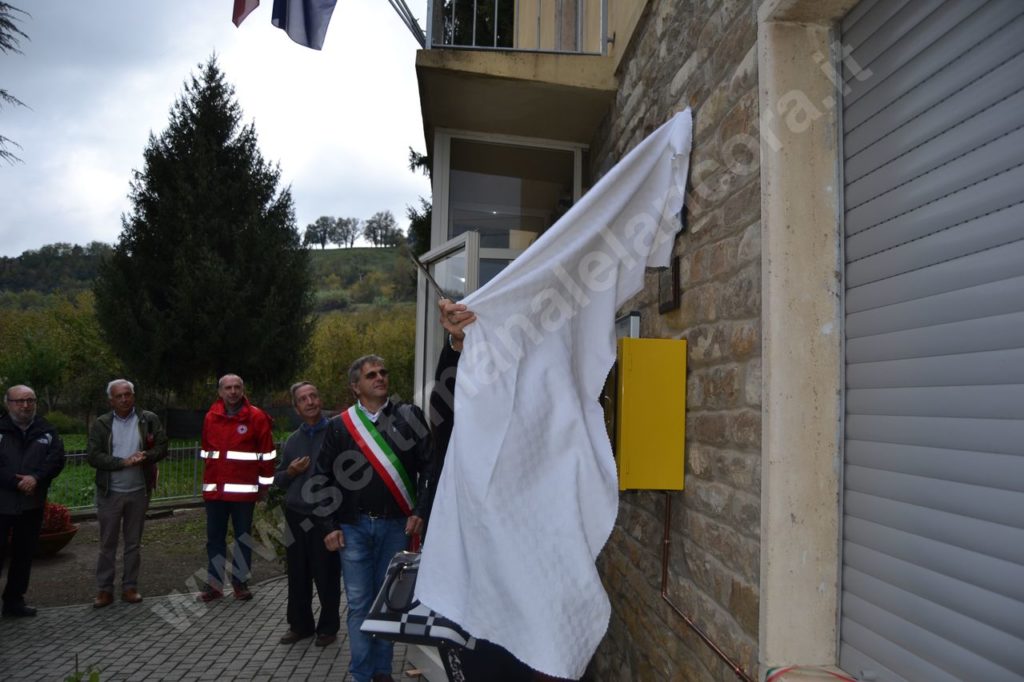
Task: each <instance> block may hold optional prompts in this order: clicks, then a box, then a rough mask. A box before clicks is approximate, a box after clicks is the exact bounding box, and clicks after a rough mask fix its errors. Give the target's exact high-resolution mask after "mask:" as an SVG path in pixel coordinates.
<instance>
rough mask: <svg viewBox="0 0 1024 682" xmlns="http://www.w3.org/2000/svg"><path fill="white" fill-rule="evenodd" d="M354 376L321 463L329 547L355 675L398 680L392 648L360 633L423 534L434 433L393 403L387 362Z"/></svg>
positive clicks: (359, 366)
mask: <svg viewBox="0 0 1024 682" xmlns="http://www.w3.org/2000/svg"><path fill="white" fill-rule="evenodd" d="M348 377H349V385H350V386H351V389H352V393H353V394H354V395H355V397H356V403H355V404H354V405H353V406H352V407H350V408H348V409H347V410H345V411H344V412H342V413H341V414H340V415H338V416H337V417H334V418H333V419H331V420H330V421H329V422H328V426H327V434H326V435H325V437H324V444H323V448H322V449H321V451H320V458H319V461H318V462H317V465H316V471H317V474H322V475H324V476H325V477H326V481H327V486H328V490H329V491H330V492H332V493H333V494H332V502H333V507H334V508H333V510H332V512H333V515H332V517H330V518H331V521H332V523H331V524H330V527H329V531H330V532H328V533H327V536H326V537H325V538H324V543H325V545H326V546H327V549H329V550H332V551H335V550H341V571H342V575H343V576H344V577H345V594H346V596H347V597H348V616H347V619H346V624H347V626H348V634H349V642H350V647H351V651H352V659H351V663H350V664H349V672H351V673H352V677H353V678H354V679H355V681H356V682H392V681H393V678H392V677H391V657H392V652H393V645H392V643H391V642H388V641H386V640H381V639H375V638H373V637H370V636H369V635H367V634H365V633H363V632H362V631H361V630H360V627H361V626H362V624H363V620H364V619H365V618H366V615H367V613H368V612H369V610H370V606H371V605H372V603H373V598H374V597H375V596H376V595H377V592H378V591H379V590H380V588H381V586H382V585H383V584H384V577H385V574H386V572H387V567H388V564H389V563H390V561H391V558H392V557H393V556H394V555H395V554H396V553H397V552H399V551H401V550H403V549H405V548H406V546H407V545H408V541H409V537H410V536H412V535H417V534H419V533H420V532H421V531H422V530H423V521H424V519H425V518H426V515H427V514H428V512H429V510H430V503H431V500H432V497H433V491H434V484H435V476H434V467H433V457H432V454H431V441H430V432H429V430H428V429H427V425H426V420H425V419H424V417H423V412H422V411H421V410H420V409H419V408H418V407H416V406H414V405H407V404H403V403H399V402H392V401H391V400H389V399H388V387H389V383H388V370H387V368H386V367H385V366H384V360H383V359H382V358H380V357H378V356H376V355H366V356H363V357H361V358H359V359H358V360H356V361H355V362H353V363H352V366H351V367H350V368H349V372H348Z"/></svg>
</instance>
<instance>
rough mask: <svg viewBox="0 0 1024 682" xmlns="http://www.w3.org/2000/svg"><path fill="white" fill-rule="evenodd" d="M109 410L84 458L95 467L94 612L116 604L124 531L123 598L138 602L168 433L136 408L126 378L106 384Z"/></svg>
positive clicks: (91, 432) (91, 435) (96, 424)
mask: <svg viewBox="0 0 1024 682" xmlns="http://www.w3.org/2000/svg"><path fill="white" fill-rule="evenodd" d="M107 398H108V399H109V400H110V407H111V411H110V412H107V413H106V414H103V415H100V416H99V417H98V418H97V419H96V421H94V422H93V423H92V427H91V428H90V429H89V443H88V446H87V450H86V457H87V459H88V460H89V464H91V465H92V466H93V467H95V468H96V518H97V520H98V521H99V526H100V554H99V559H98V560H97V561H96V584H97V585H98V586H99V592H97V594H96V600H95V601H94V602H93V604H92V605H93V606H94V607H95V608H98V609H99V608H103V607H104V606H109V605H110V604H111V603H113V601H114V573H115V560H116V557H117V541H118V532H119V530H120V529H121V528H122V527H123V528H124V569H123V573H122V576H121V587H122V592H121V599H123V600H124V601H126V602H128V603H129V604H137V603H139V602H140V601H142V595H141V594H139V589H138V585H139V565H140V563H141V559H140V556H139V554H140V552H139V548H140V546H141V545H142V525H143V523H144V521H145V519H146V510H147V509H148V508H149V496H150V494H151V493H152V491H153V488H155V487H156V463H157V462H158V461H160V460H161V459H163V458H164V457H166V456H167V434H166V433H165V432H164V427H163V426H162V425H161V424H160V420H159V419H158V418H157V416H156V415H155V414H153V413H152V412H148V411H146V410H136V409H135V386H134V384H132V382H130V381H128V380H126V379H114V380H113V381H111V382H110V383H109V384H107Z"/></svg>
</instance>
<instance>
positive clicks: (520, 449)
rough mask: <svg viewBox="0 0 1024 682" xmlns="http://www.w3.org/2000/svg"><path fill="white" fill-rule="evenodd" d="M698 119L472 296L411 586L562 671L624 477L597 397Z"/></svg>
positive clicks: (670, 220) (646, 146) (656, 254)
mask: <svg viewBox="0 0 1024 682" xmlns="http://www.w3.org/2000/svg"><path fill="white" fill-rule="evenodd" d="M691 129H692V119H691V115H690V111H689V110H688V109H687V110H686V111H683V112H680V113H678V114H676V115H675V116H674V117H673V118H672V119H671V120H670V121H669V122H667V123H665V124H664V125H663V126H661V127H660V128H659V129H658V130H656V131H654V132H653V133H651V134H650V135H649V136H648V137H647V138H646V139H644V140H643V141H642V142H641V143H640V144H639V145H637V147H636V148H635V149H633V150H632V151H631V152H629V154H627V155H626V156H625V157H624V158H623V159H622V160H621V161H619V163H618V164H616V166H615V167H614V168H613V169H612V170H610V171H609V172H608V173H607V174H606V175H605V176H604V177H603V178H601V180H600V181H599V182H598V183H597V184H596V185H595V186H594V187H593V188H592V189H591V190H590V191H589V192H587V194H586V195H584V196H583V198H582V199H580V201H578V202H577V203H576V205H575V206H573V207H572V208H571V209H570V210H569V212H568V213H566V214H565V215H564V216H562V218H561V219H560V220H558V222H557V223H555V224H554V225H553V226H551V227H550V228H549V229H548V230H547V231H546V232H545V233H544V234H542V235H541V236H540V238H539V239H538V240H537V241H536V242H534V243H533V245H531V246H530V248H529V249H527V251H526V252H525V253H524V254H523V255H521V256H519V257H518V258H517V259H515V260H514V261H512V263H511V264H509V266H508V267H507V268H505V269H504V270H503V271H502V272H501V273H499V274H498V275H497V276H496V277H495V278H494V279H492V280H491V281H490V282H488V283H487V284H486V285H485V286H483V287H482V288H480V289H479V290H477V291H476V292H474V293H472V294H470V295H469V296H468V297H467V298H466V299H465V300H464V301H463V303H465V304H466V305H467V306H468V307H469V309H470V310H472V311H473V312H474V313H475V314H476V318H477V319H476V322H474V323H473V324H472V325H470V326H468V327H467V328H466V339H465V342H464V347H463V351H462V356H461V359H460V360H459V369H458V374H457V377H456V385H455V424H454V429H453V431H452V437H451V441H450V443H449V445H448V453H447V455H446V456H445V460H444V468H443V469H442V471H441V478H440V481H439V482H438V487H437V493H436V496H435V499H434V506H433V510H432V511H431V515H430V532H429V533H427V536H426V540H425V542H424V547H423V557H422V560H421V562H420V572H419V577H418V579H417V583H416V597H417V598H418V599H419V600H420V601H421V602H422V603H423V604H425V605H427V606H429V607H430V608H431V609H433V610H434V611H437V612H438V613H440V614H443V615H444V616H445V617H446V618H450V619H451V620H454V621H455V622H456V623H458V624H459V625H460V626H461V627H462V628H464V629H465V630H467V631H468V632H469V633H470V634H471V635H473V636H474V637H477V638H480V639H486V640H490V641H492V642H494V643H496V644H498V645H500V646H503V647H505V648H506V649H508V650H509V651H510V652H511V653H512V654H513V655H515V656H516V658H518V659H520V660H521V661H523V662H524V663H526V664H527V665H529V666H530V667H531V668H534V669H535V670H539V671H541V672H543V673H546V674H548V675H553V676H555V677H562V678H571V679H578V678H579V677H580V676H581V675H582V674H583V672H584V671H585V670H586V666H587V663H588V661H589V660H590V658H591V656H593V654H594V651H595V650H596V649H597V645H598V644H599V643H600V641H601V638H602V637H603V636H604V633H605V631H606V630H607V628H608V621H609V618H610V615H611V605H610V603H609V601H608V595H607V594H606V593H605V591H604V588H603V587H602V585H601V579H600V576H599V575H598V572H597V567H596V565H595V563H594V562H595V559H596V558H597V555H598V553H599V552H600V551H601V548H602V547H603V546H604V543H605V542H606V541H607V540H608V536H609V535H610V534H611V531H612V528H613V526H614V524H615V516H616V514H617V512H618V483H617V478H616V471H615V461H614V458H613V456H612V449H611V444H610V443H609V441H608V435H607V432H606V431H605V424H604V415H603V413H602V410H601V406H600V405H599V404H598V395H599V394H600V391H601V387H602V385H603V384H604V381H605V377H606V376H607V375H608V370H609V369H610V368H611V366H612V363H613V362H614V360H615V331H614V325H615V313H616V311H617V310H618V309H619V308H620V307H621V306H623V305H624V304H625V303H626V302H627V301H628V300H629V299H630V298H631V297H633V296H634V295H635V294H637V293H638V292H639V291H641V290H642V289H643V285H644V274H645V269H646V268H647V267H664V266H667V265H668V263H669V258H670V256H671V255H672V248H673V244H674V237H675V234H676V232H677V231H678V230H679V228H680V226H681V221H680V217H679V214H680V211H681V210H682V206H683V196H684V191H685V186H686V177H687V173H688V171H689V156H690V135H691ZM680 380H682V377H680ZM650 399H651V400H657V399H658V396H650ZM679 418H680V419H682V418H683V415H680V416H679Z"/></svg>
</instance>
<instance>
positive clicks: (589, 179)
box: [417, 0, 1024, 681]
mask: <svg viewBox="0 0 1024 682" xmlns="http://www.w3.org/2000/svg"><path fill="white" fill-rule="evenodd" d="M478 6H479V7H480V8H482V10H483V11H484V12H485V14H486V16H483V17H481V16H472V15H471V16H469V17H468V18H467V16H466V15H465V11H466V10H465V8H461V9H460V7H459V6H457V5H454V4H453V3H444V4H442V3H440V2H436V3H435V4H434V5H433V6H432V9H431V11H432V15H431V16H432V17H434V19H433V21H432V22H431V37H430V40H431V42H430V44H429V45H428V49H425V50H422V51H420V52H419V54H418V56H417V71H418V75H419V82H420V94H421V105H422V110H423V117H424V126H425V136H426V139H427V144H428V150H429V151H430V153H431V156H432V161H433V183H434V186H433V189H434V194H433V198H434V212H433V220H434V225H433V231H432V242H431V246H432V249H431V251H430V253H428V255H427V257H426V259H425V260H426V261H427V262H428V263H429V264H430V267H431V269H432V272H433V274H434V276H435V278H436V279H437V280H438V281H439V282H440V283H441V285H442V287H445V289H446V290H447V291H449V292H450V293H451V294H452V295H454V296H461V295H464V294H465V293H468V292H469V291H472V290H473V289H475V288H476V287H478V286H480V285H482V284H483V283H485V282H486V281H487V280H488V279H489V278H490V277H492V276H493V275H494V274H495V273H497V272H498V271H500V269H501V267H503V265H504V264H506V263H507V262H509V261H510V260H511V259H513V258H515V257H516V256H517V255H518V254H519V253H521V252H522V251H523V250H524V249H525V248H527V247H528V246H529V244H530V243H532V241H533V239H534V238H535V237H536V235H537V234H539V233H540V232H542V231H543V230H544V229H546V228H547V227H548V226H550V225H551V224H552V223H553V222H554V221H555V220H557V218H558V216H559V215H560V214H561V213H562V212H564V210H565V209H566V208H567V207H568V206H569V205H571V203H572V202H573V201H575V200H576V199H578V198H579V197H580V196H581V195H582V194H583V193H584V192H586V191H587V189H588V187H590V186H591V185H592V184H593V182H594V181H595V180H596V179H598V178H600V177H601V176H602V175H603V174H604V173H605V172H607V170H608V169H609V168H611V167H612V166H613V165H614V164H615V162H616V161H618V160H619V159H621V158H622V157H623V156H624V155H625V154H626V153H627V152H628V151H629V150H630V149H632V148H633V147H634V146H635V145H636V144H637V143H638V142H639V141H640V140H641V139H643V137H644V136H645V135H647V134H648V133H649V132H651V131H652V130H654V129H655V128H656V127H658V126H659V125H660V124H661V123H663V122H664V121H666V120H667V119H668V118H669V117H670V116H671V115H672V114H673V113H674V112H675V111H678V110H679V109H681V108H683V107H686V106H689V107H691V108H692V111H693V114H694V127H693V150H692V159H691V173H690V183H689V187H688V192H687V209H686V220H685V228H684V230H683V232H682V233H681V235H680V236H679V237H678V239H677V242H676V246H675V254H676V256H677V257H678V262H679V266H678V281H677V284H678V286H679V288H680V291H681V295H680V297H679V305H678V307H674V308H673V307H672V306H671V305H669V306H665V305H664V301H663V296H661V295H660V291H659V289H660V288H661V287H663V286H664V277H663V276H660V275H659V273H653V272H652V273H650V275H649V277H648V287H647V288H646V290H645V291H644V292H643V293H642V294H641V295H639V296H638V297H637V298H636V299H635V300H634V301H633V302H631V304H630V305H628V306H626V308H625V309H624V310H623V312H628V311H630V310H635V311H638V312H639V313H640V335H641V336H644V337H659V338H685V339H687V341H688V348H689V351H688V352H689V355H688V376H680V377H678V381H679V382H685V383H686V394H687V408H686V411H685V414H680V415H679V419H680V420H685V423H686V434H687V435H686V452H685V478H686V483H685V490H683V491H681V492H672V493H666V492H661V491H626V492H624V493H623V494H622V495H621V498H620V508H619V518H618V522H617V525H616V529H615V531H614V532H613V534H612V537H611V539H610V541H609V542H608V545H607V546H606V548H605V550H604V552H603V553H602V556H601V557H600V560H599V568H600V570H601V573H602V576H603V579H604V583H605V586H606V589H607V591H608V593H609V595H610V597H611V600H612V608H613V612H612V620H611V624H610V627H609V630H608V634H607V636H606V637H605V640H604V642H603V643H602V645H601V647H600V648H599V650H598V652H597V654H596V656H595V657H594V660H593V662H592V664H591V673H592V676H593V678H594V679H596V680H602V681H604V680H729V679H736V678H737V677H744V676H746V677H748V678H750V679H764V677H765V676H766V674H767V673H768V672H769V671H770V670H774V669H776V668H779V667H785V666H825V667H829V668H831V669H832V670H833V671H835V672H836V673H837V674H846V675H850V676H853V677H855V678H856V679H864V680H929V681H933V680H1022V679H1024V616H1022V614H1024V592H1022V589H1024V588H1022V586H1024V554H1022V551H1024V445H1022V443H1024V408H1022V407H1021V406H1022V405H1024V362H1022V360H1024V252H1022V251H1021V249H1022V245H1024V221H1021V220H1020V217H1021V213H1020V205H1021V204H1020V199H1019V197H1018V196H1017V195H1018V194H1019V189H1018V188H1019V187H1020V186H1021V184H1020V182H1019V180H1020V178H1019V175H1020V173H1021V170H1020V169H1021V168H1022V167H1024V165H1022V163H1024V134H1022V133H1021V132H1020V115H1019V111H1020V109H1019V108H1018V107H1017V106H1016V105H1017V104H1019V103H1020V102H1019V100H1020V98H1021V96H1022V95H1021V92H1022V90H1024V76H1022V75H1021V74H1024V69H1020V68H1017V67H1019V66H1021V65H1022V64H1024V63H1022V62H1021V60H1022V59H1024V56H1022V52H1024V5H1022V4H1021V3H1018V2H1014V1H1012V0H990V1H989V2H982V1H980V0H979V1H977V2H973V1H972V2H957V1H953V0H945V1H942V0H934V1H933V0H910V1H909V2H896V1H894V2H889V1H888V0H862V2H856V1H855V0H762V1H758V0H633V1H632V2H628V1H620V2H616V1H615V0H607V3H601V2H594V1H593V0H575V1H570V0H552V1H551V2H548V1H544V2H535V3H532V4H531V3H525V2H524V3H520V4H518V5H516V6H515V8H514V10H513V9H511V7H512V6H511V5H510V6H509V7H503V6H502V4H501V3H500V2H498V3H479V5H478ZM431 299H432V296H431V295H428V291H427V285H426V283H425V282H421V291H420V307H419V315H420V321H419V323H418V330H417V334H418V337H417V345H418V348H417V361H418V364H417V367H418V369H417V371H418V379H419V381H420V382H421V390H423V389H424V388H425V387H426V386H427V384H428V379H429V376H428V375H429V373H430V372H431V371H432V367H431V361H430V360H429V359H430V358H435V357H436V356H437V351H438V349H439V344H440V337H439V335H438V334H437V333H436V327H437V325H436V323H434V322H433V315H434V314H435V313H434V310H433V309H432V307H431V305H430V300H431ZM680 461H682V458H681V460H680ZM800 674H802V673H801V672H800V671H793V672H792V673H789V676H788V677H784V678H780V679H799V677H798V676H799V675H800Z"/></svg>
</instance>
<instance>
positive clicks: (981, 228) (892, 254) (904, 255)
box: [846, 203, 1024, 287]
mask: <svg viewBox="0 0 1024 682" xmlns="http://www.w3.org/2000/svg"><path fill="white" fill-rule="evenodd" d="M1018 240H1024V203H1021V204H1015V205H1013V206H1008V207H1006V208H1003V209H999V210H996V211H992V212H991V213H988V214H986V215H983V216H981V217H979V218H975V219H973V220H968V221H966V222H963V223H960V224H958V225H954V226H953V227H950V228H947V229H944V230H941V231H939V232H934V233H932V234H929V235H927V236H925V237H918V238H916V239H913V240H910V241H908V242H904V243H902V244H899V245H898V246H893V247H890V248H887V249H885V250H883V251H879V252H876V253H872V254H870V255H864V256H860V257H858V258H856V260H848V261H847V263H846V280H847V282H846V284H847V286H849V287H857V286H859V285H861V284H865V283H868V282H877V281H879V280H882V279H885V278H887V277H894V276H896V275H900V274H903V273H904V272H910V271H912V270H920V269H921V268H926V267H928V266H930V265H936V264H938V263H943V262H946V261H950V260H953V259H955V258H960V257H962V256H968V255H971V254H973V253H979V252H981V251H985V250H988V249H991V248H992V247H993V246H1002V245H1004V244H1009V243H1011V242H1015V241H1018Z"/></svg>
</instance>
